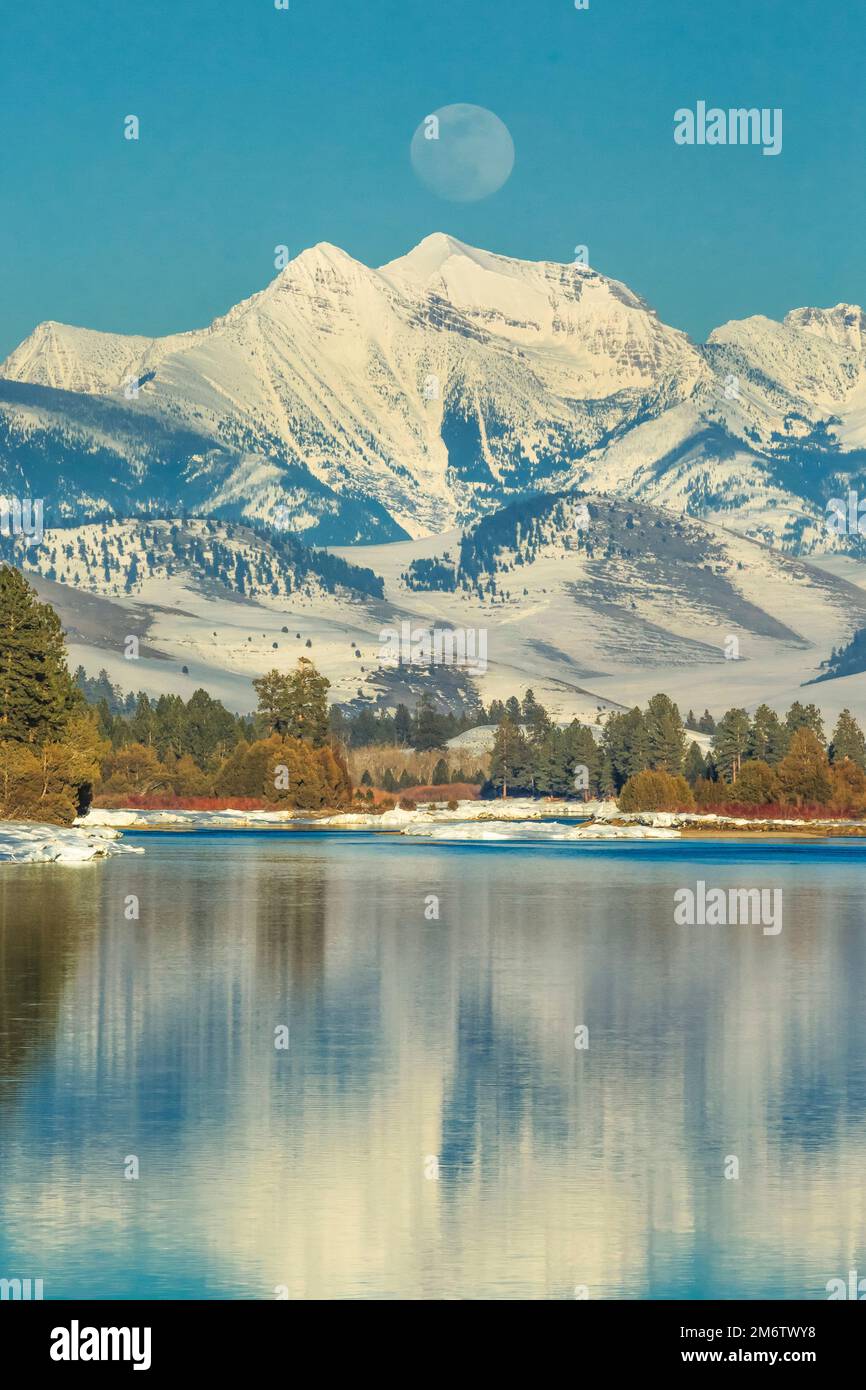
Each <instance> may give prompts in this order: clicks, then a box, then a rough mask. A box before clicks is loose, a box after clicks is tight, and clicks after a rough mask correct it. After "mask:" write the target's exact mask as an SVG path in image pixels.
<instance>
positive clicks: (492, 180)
mask: <svg viewBox="0 0 866 1390" xmlns="http://www.w3.org/2000/svg"><path fill="white" fill-rule="evenodd" d="M410 156H411V159H412V168H413V169H414V170H415V173H416V174H417V175H418V177H419V179H420V180H421V182H422V183H424V184H426V185H427V187H428V188H429V189H431V190H432V192H433V193H436V194H437V195H438V196H439V197H440V198H447V199H448V201H449V202H452V203H474V202H477V201H478V199H479V198H489V197H490V194H491V193H495V192H496V191H497V189H499V188H501V187H502V185H503V184H504V183H506V182H507V181H508V179H509V178H510V177H511V171H512V169H513V168H514V141H513V140H512V139H511V135H510V133H509V130H508V126H507V125H505V123H504V121H501V120H500V119H499V117H498V116H496V115H494V113H493V112H492V111H488V110H486V109H485V107H483V106H467V105H465V104H462V103H461V104H459V105H457V106H442V107H440V108H439V110H438V111H434V112H432V113H431V114H430V115H429V116H426V117H425V118H424V120H423V121H422V122H421V124H420V125H419V127H418V129H417V130H416V131H415V134H414V135H413V137H412V144H411V147H410Z"/></svg>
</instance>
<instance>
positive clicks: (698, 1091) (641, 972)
mask: <svg viewBox="0 0 866 1390" xmlns="http://www.w3.org/2000/svg"><path fill="white" fill-rule="evenodd" d="M132 842H133V843H136V841H135V840H134V839H133V840H132ZM137 843H141V844H144V845H145V846H146V850H147V853H146V855H145V856H143V857H133V856H125V857H123V858H119V859H113V860H110V861H107V862H105V863H102V864H97V865H93V866H83V867H80V868H77V869H63V868H59V867H56V868H51V867H48V868H42V867H24V866H22V867H20V868H18V867H12V868H10V867H5V866H4V867H3V869H2V870H0V1276H6V1277H14V1276H17V1277H22V1278H23V1277H31V1278H42V1279H44V1281H45V1296H46V1297H47V1298H48V1297H54V1298H61V1297H70V1298H87V1297H91V1298H107V1297H134V1296H141V1297H170V1296H174V1297H190V1298H207V1297H242V1298H273V1297H274V1291H275V1289H277V1288H278V1287H283V1288H285V1289H287V1290H288V1295H289V1296H290V1297H291V1298H322V1297H324V1298H351V1297H358V1296H361V1297H382V1296H384V1297H391V1296H397V1297H408V1298H435V1299H438V1298H461V1297H497V1298H520V1297H530V1298H536V1297H537V1298H572V1297H574V1296H575V1288H576V1287H578V1286H585V1288H586V1289H587V1290H588V1292H589V1296H590V1297H593V1298H609V1297H627V1298H632V1297H651V1298H669V1297H697V1298H706V1297H732V1296H744V1297H749V1298H763V1297H767V1298H779V1297H781V1298H821V1297H826V1292H825V1284H826V1282H827V1280H828V1279H831V1278H834V1277H837V1276H839V1277H847V1272H848V1271H849V1270H850V1269H853V1268H858V1269H859V1270H860V1271H861V1274H862V1275H866V1186H864V1169H866V1022H864V1008H863V1004H864V993H866V990H864V983H866V936H864V921H866V912H864V881H866V879H864V870H866V846H863V845H861V844H856V843H852V842H848V843H844V842H840V843H838V844H830V843H827V844H822V845H818V846H814V845H806V844H790V845H780V844H777V845H770V844H760V845H749V846H745V847H744V846H743V845H742V844H736V843H730V842H729V843H726V844H716V845H707V844H695V843H694V842H692V843H670V844H667V843H665V844H626V845H599V846H597V847H593V846H589V845H562V846H551V847H550V848H548V847H546V846H539V845H533V846H531V847H528V846H520V845H502V846H495V845H484V846H471V845H460V846H447V845H441V844H425V843H421V842H412V841H410V840H407V839H398V838H393V839H391V838H387V839H385V838H381V837H379V838H377V837H375V836H373V835H366V834H365V835H359V836H356V837H352V838H349V837H347V836H333V835H332V836H327V835H320V834H319V835H307V836H295V837H288V836H283V835H279V836H275V835H250V834H230V833H229V834H208V835H198V836H178V835H159V836H157V835H148V836H142V837H139V839H138V841H137ZM698 878H703V879H705V880H706V881H707V883H708V884H710V885H712V886H720V887H727V886H759V887H782V888H783V890H784V928H783V931H782V932H781V934H780V935H779V936H776V937H768V936H764V935H763V934H762V932H761V930H760V928H759V927H748V926H742V927H727V928H724V927H715V928H712V927H704V928H700V927H678V926H675V925H674V924H673V893H674V891H675V889H677V888H678V887H683V886H688V885H692V886H694V883H695V881H696V879H698ZM130 894H135V895H136V896H137V897H138V899H139V901H140V920H138V921H128V920H126V917H125V915H124V909H125V903H126V900H127V897H128V895H130ZM431 894H435V895H437V897H438V899H439V919H438V920H429V919H428V918H427V917H425V904H427V902H428V895H431ZM430 910H431V909H430V908H429V907H427V911H428V912H429V911H430ZM281 1025H288V1027H289V1029H290V1046H289V1048H288V1050H278V1049H277V1048H275V1046H274V1037H275V1031H274V1030H275V1029H276V1028H279V1027H280V1026H281ZM578 1025H585V1026H586V1027H588V1029H589V1048H588V1050H580V1051H579V1050H576V1049H575V1045H574V1040H575V1028H576V1027H577V1026H578ZM131 1156H135V1157H136V1158H137V1159H138V1163H139V1177H138V1179H137V1180H128V1179H126V1178H125V1177H124V1168H125V1164H126V1163H127V1162H128V1159H129V1158H130V1157H131ZM728 1156H735V1157H736V1158H737V1159H738V1161H739V1172H740V1176H739V1179H737V1180H727V1179H726V1178H725V1176H724V1171H725V1163H726V1160H727V1158H728ZM434 1159H435V1160H438V1179H437V1178H436V1177H430V1176H427V1174H429V1173H431V1172H435V1164H434V1162H433V1160H434Z"/></svg>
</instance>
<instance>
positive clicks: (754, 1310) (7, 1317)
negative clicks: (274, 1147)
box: [0, 1300, 864, 1380]
mask: <svg viewBox="0 0 866 1390" xmlns="http://www.w3.org/2000/svg"><path fill="white" fill-rule="evenodd" d="M861 1301H862V1300H861ZM411 1306H414V1305H411V1304H408V1303H402V1304H401V1312H400V1323H399V1324H397V1323H391V1324H390V1327H389V1326H387V1325H386V1326H385V1327H384V1328H383V1329H382V1330H380V1326H381V1325H380V1326H377V1324H378V1317H379V1316H381V1314H380V1313H377V1311H376V1310H375V1308H370V1307H368V1306H367V1305H363V1312H362V1314H361V1316H362V1317H363V1320H364V1323H365V1324H367V1327H364V1328H363V1330H362V1334H361V1335H362V1336H363V1335H364V1333H366V1332H367V1328H369V1326H370V1324H371V1323H372V1324H373V1328H374V1330H375V1335H376V1337H377V1339H378V1341H377V1345H378V1351H377V1352H376V1357H375V1359H376V1361H378V1362H379V1363H380V1364H381V1358H382V1357H383V1355H385V1356H387V1359H388V1361H389V1362H390V1364H391V1366H392V1368H394V1361H393V1359H392V1355H393V1352H397V1353H398V1360H402V1359H403V1357H402V1354H400V1353H399V1347H400V1346H401V1344H402V1343H403V1337H402V1336H401V1335H400V1329H401V1328H402V1329H403V1330H404V1331H405V1320H406V1317H407V1315H408V1316H411V1314H409V1313H408V1309H409V1307H411ZM470 1306H471V1307H472V1309H473V1310H476V1309H477V1306H478V1304H477V1303H475V1302H473V1303H472V1304H471V1305H470ZM497 1306H498V1305H497V1304H496V1303H493V1304H492V1305H491V1307H492V1308H495V1307H497ZM449 1307H452V1308H453V1304H450V1305H449ZM323 1310H327V1313H326V1316H327V1324H326V1326H325V1327H324V1328H323V1330H324V1331H325V1332H326V1333H327V1334H329V1335H328V1336H326V1338H325V1340H323V1341H319V1340H318V1339H317V1340H315V1341H313V1342H309V1341H306V1339H305V1341H304V1343H303V1345H304V1347H305V1351H306V1354H307V1357H310V1358H314V1359H315V1361H316V1362H317V1363H318V1364H319V1366H320V1368H321V1369H322V1370H326V1369H332V1368H333V1366H334V1362H335V1359H336V1360H337V1361H338V1362H339V1361H340V1360H342V1355H341V1353H342V1352H343V1349H345V1354H346V1360H347V1362H354V1363H355V1365H356V1367H357V1368H358V1369H360V1367H361V1365H362V1364H363V1362H364V1360H366V1357H365V1355H364V1354H363V1351H362V1348H363V1346H364V1345H366V1346H367V1348H368V1351H369V1350H370V1349H371V1347H370V1343H369V1342H367V1341H366V1340H365V1341H364V1342H359V1341H358V1338H357V1329H359V1327H361V1324H360V1319H359V1310H358V1307H357V1305H355V1306H353V1305H352V1303H351V1302H350V1301H348V1300H347V1301H335V1302H333V1303H324V1304H322V1303H319V1304H316V1303H302V1304H301V1305H300V1306H299V1305H298V1304H295V1305H294V1306H293V1305H291V1304H289V1303H280V1302H279V1301H274V1302H273V1303H255V1302H233V1303H222V1302H207V1303H194V1302H168V1301H165V1302H161V1301H160V1302H120V1301H118V1302H76V1303H71V1302H46V1303H38V1302H31V1303H27V1302H9V1301H6V1302H3V1303H0V1335H2V1339H3V1350H4V1353H5V1357H6V1359H7V1362H8V1358H9V1357H10V1356H14V1358H15V1364H16V1365H17V1367H18V1370H17V1372H16V1374H17V1375H18V1376H19V1377H20V1375H22V1374H27V1373H29V1372H30V1371H33V1372H34V1373H36V1372H38V1373H45V1372H49V1373H51V1374H52V1375H54V1374H56V1375H60V1376H69V1375H76V1374H83V1375H87V1376H88V1377H91V1378H92V1377H93V1375H94V1374H98V1373H99V1371H100V1370H109V1371H110V1372H111V1374H113V1375H114V1376H117V1375H118V1374H121V1375H122V1374H124V1373H128V1374H130V1375H133V1374H136V1373H138V1375H139V1378H140V1379H141V1378H143V1377H144V1376H145V1375H149V1376H151V1377H153V1378H155V1379H158V1380H160V1379H161V1378H162V1377H163V1376H166V1375H172V1376H174V1375H177V1374H183V1373H184V1372H193V1373H200V1372H205V1373H207V1372H209V1371H213V1373H214V1374H218V1375H220V1376H221V1377H222V1378H225V1377H226V1376H227V1375H230V1374H233V1373H237V1372H241V1373H243V1374H244V1375H246V1376H249V1375H250V1374H251V1373H252V1374H258V1373H259V1372H261V1371H263V1370H264V1368H265V1367H266V1366H269V1365H281V1364H282V1365H284V1366H289V1365H291V1364H292V1360H289V1359H287V1358H288V1357H289V1356H290V1354H291V1352H295V1353H296V1352H297V1350H298V1348H299V1347H300V1345H301V1343H300V1342H299V1341H298V1334H299V1332H304V1331H306V1330H307V1328H308V1326H309V1321H310V1320H315V1319H317V1316H321V1315H322V1312H323ZM422 1316H423V1315H422ZM441 1316H442V1314H441V1312H437V1313H436V1314H435V1317H436V1321H437V1323H439V1319H440V1318H441ZM464 1316H465V1313H464V1314H460V1313H459V1312H458V1313H457V1320H458V1321H457V1325H456V1327H455V1332H457V1333H459V1334H461V1340H462V1338H463V1337H465V1336H466V1335H468V1334H469V1333H470V1332H471V1333H472V1334H473V1335H474V1336H477V1330H478V1329H477V1323H476V1322H475V1321H474V1320H473V1324H472V1325H471V1326H470V1327H465V1326H464V1327H462V1328H461V1326H460V1324H461V1323H462V1319H463V1317H464ZM536 1316H537V1315H536ZM547 1316H548V1317H549V1318H550V1321H549V1322H545V1324H544V1327H545V1331H547V1329H549V1330H550V1331H551V1332H553V1333H554V1334H556V1333H564V1334H565V1336H566V1337H567V1338H568V1342H567V1344H566V1346H565V1347H562V1346H560V1347H559V1348H556V1347H553V1346H551V1347H550V1348H549V1350H550V1351H551V1352H555V1351H559V1352H560V1353H562V1352H563V1351H565V1352H567V1354H568V1356H569V1358H570V1361H571V1363H572V1364H573V1366H574V1370H575V1373H577V1372H578V1371H579V1369H580V1366H581V1365H584V1364H585V1365H590V1364H597V1363H598V1362H599V1361H600V1362H601V1364H602V1365H603V1366H604V1367H605V1368H606V1369H608V1370H609V1371H610V1372H611V1373H616V1372H618V1371H622V1372H624V1373H629V1372H633V1371H636V1372H638V1373H639V1374H640V1375H642V1376H645V1375H647V1374H652V1373H653V1372H661V1373H666V1372H668V1371H670V1370H672V1369H674V1368H677V1369H679V1370H682V1371H684V1372H686V1373H688V1372H689V1371H697V1372H700V1371H701V1370H702V1369H703V1368H704V1367H707V1366H713V1365H715V1366H721V1367H723V1368H727V1369H729V1370H737V1369H738V1368H743V1369H748V1368H750V1367H757V1368H764V1367H766V1368H768V1369H777V1368H779V1367H781V1368H783V1369H787V1367H788V1366H802V1367H806V1368H811V1369H812V1370H813V1371H819V1372H820V1373H821V1374H822V1376H824V1377H825V1378H826V1375H827V1372H828V1371H830V1372H832V1371H836V1370H841V1369H842V1368H843V1366H851V1365H852V1364H853V1365H856V1364H857V1360H856V1359H855V1358H857V1357H858V1354H859V1352H860V1351H861V1349H862V1344H863V1333H864V1319H863V1314H861V1313H860V1312H859V1310H858V1309H854V1308H849V1309H846V1308H844V1307H841V1306H839V1304H838V1303H836V1302H831V1301H827V1302H823V1301H822V1302H814V1303H793V1302H787V1301H767V1302H741V1301H736V1302H720V1303H707V1302H685V1301H684V1302H655V1303H638V1302H622V1303H602V1302H593V1301H591V1300H587V1301H585V1302H581V1301H577V1300H576V1301H573V1302H571V1304H570V1306H569V1307H568V1308H567V1310H566V1311H565V1313H564V1315H563V1311H562V1310H560V1313H559V1314H556V1315H552V1314H551V1313H548V1315H547ZM341 1324H343V1325H348V1326H347V1331H348V1332H349V1334H350V1335H351V1338H352V1340H351V1342H344V1341H342V1340H341V1339H340V1338H339V1332H340V1328H341ZM535 1326H536V1327H537V1326H538V1324H536V1325H535ZM533 1330H534V1329H533ZM442 1331H443V1330H442V1328H441V1324H440V1325H439V1326H438V1328H437V1335H436V1345H437V1346H438V1347H439V1348H441V1355H442V1360H443V1367H448V1366H450V1367H451V1370H450V1371H449V1374H453V1369H454V1356H455V1347H454V1346H453V1345H450V1343H449V1341H448V1339H447V1336H446V1340H445V1341H444V1342H443V1339H442ZM514 1331H515V1328H514V1323H513V1321H512V1322H510V1323H509V1326H508V1328H507V1329H505V1330H504V1331H503V1333H502V1341H501V1346H502V1350H503V1352H504V1351H505V1350H506V1349H507V1347H508V1346H509V1345H510V1346H511V1348H512V1351H513V1347H514V1343H513V1333H514ZM334 1332H337V1333H338V1338H337V1340H336V1341H335V1340H332V1337H333V1333H334ZM493 1333H494V1336H496V1335H497V1334H496V1332H495V1328H494V1330H493ZM392 1336H393V1339H394V1340H393V1343H392V1352H390V1353H389V1352H386V1351H385V1346H386V1345H387V1342H386V1343H384V1344H383V1342H382V1341H381V1338H382V1337H385V1338H386V1339H388V1341H390V1339H391V1338H392ZM484 1345H486V1347H487V1351H488V1352H492V1353H493V1359H495V1358H496V1352H497V1350H498V1349H499V1348H498V1345H497V1342H495V1341H494V1342H492V1343H489V1342H485V1344H484ZM533 1345H534V1346H535V1348H536V1352H537V1351H538V1343H537V1342H534V1343H531V1344H530V1346H533ZM350 1348H353V1350H350ZM529 1349H530V1348H529V1346H528V1347H527V1352H528V1351H529ZM480 1350H481V1344H478V1343H476V1355H477V1354H478V1353H479V1352H480ZM335 1353H336V1357H335ZM545 1353H546V1354H545V1356H544V1358H543V1361H544V1363H545V1364H547V1363H548V1357H549V1353H548V1348H547V1345H546V1344H545ZM590 1358H591V1360H590ZM459 1359H462V1358H458V1360H459ZM473 1359H475V1358H473ZM423 1362H424V1369H425V1372H426V1373H428V1374H429V1373H430V1372H431V1371H432V1370H434V1369H435V1363H436V1352H435V1350H434V1354H433V1357H432V1358H431V1356H430V1349H429V1348H427V1347H425V1351H424V1356H423ZM136 1367H137V1368H138V1371H137V1372H136V1369H135V1368H136ZM368 1369H369V1365H368ZM403 1373H404V1374H406V1373H410V1374H411V1373H412V1372H411V1368H410V1367H409V1366H408V1365H405V1363H404V1371H403ZM306 1374H308V1372H306V1373H305V1375H306Z"/></svg>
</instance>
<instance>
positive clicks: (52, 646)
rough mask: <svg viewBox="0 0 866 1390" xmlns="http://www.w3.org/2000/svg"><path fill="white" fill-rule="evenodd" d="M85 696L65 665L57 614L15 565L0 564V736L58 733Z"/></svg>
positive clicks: (40, 738) (34, 740)
mask: <svg viewBox="0 0 866 1390" xmlns="http://www.w3.org/2000/svg"><path fill="white" fill-rule="evenodd" d="M83 704H84V701H83V697H82V695H81V692H80V691H79V690H78V689H77V687H76V686H75V684H74V682H73V680H72V678H71V676H70V675H69V671H68V669H67V666H66V653H65V649H64V641H63V631H62V628H61V626H60V619H59V618H58V616H57V614H56V613H55V612H54V609H53V608H52V607H51V606H50V605H49V604H47V603H40V602H39V600H38V598H37V595H36V591H35V590H34V589H33V588H31V586H30V585H29V584H28V583H27V580H26V579H25V578H24V576H23V575H22V574H20V573H19V571H18V570H16V569H13V568H12V567H11V566H9V565H3V566H2V567H0V739H14V740H15V741H16V742H20V743H29V744H41V743H44V742H46V741H47V740H48V739H53V738H57V737H58V736H59V735H61V734H62V733H63V731H64V729H65V728H66V727H67V725H68V723H69V720H70V719H71V717H72V716H73V714H74V713H75V711H76V710H80V709H81V708H83Z"/></svg>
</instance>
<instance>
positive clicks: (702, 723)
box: [698, 709, 716, 734]
mask: <svg viewBox="0 0 866 1390" xmlns="http://www.w3.org/2000/svg"><path fill="white" fill-rule="evenodd" d="M715 732H716V721H715V719H714V718H713V716H712V715H711V714H710V711H709V710H708V709H705V710H704V712H703V714H702V715H701V717H700V719H699V720H698V733H699V734H714V733H715Z"/></svg>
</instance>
